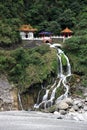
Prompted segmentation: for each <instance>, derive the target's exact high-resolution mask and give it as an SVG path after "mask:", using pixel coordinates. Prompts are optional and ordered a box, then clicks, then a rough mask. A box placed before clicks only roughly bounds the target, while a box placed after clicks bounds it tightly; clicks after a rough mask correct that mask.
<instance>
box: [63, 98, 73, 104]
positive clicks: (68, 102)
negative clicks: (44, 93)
mask: <svg viewBox="0 0 87 130" xmlns="http://www.w3.org/2000/svg"><path fill="white" fill-rule="evenodd" d="M63 101H64V102H65V103H67V104H68V105H73V100H72V99H71V98H65V99H64V100H63Z"/></svg>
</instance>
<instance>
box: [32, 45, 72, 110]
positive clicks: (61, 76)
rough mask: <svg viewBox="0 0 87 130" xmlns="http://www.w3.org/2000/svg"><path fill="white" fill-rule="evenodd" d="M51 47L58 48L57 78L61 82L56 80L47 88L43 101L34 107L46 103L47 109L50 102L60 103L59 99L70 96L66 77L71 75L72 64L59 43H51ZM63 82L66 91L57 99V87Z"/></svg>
mask: <svg viewBox="0 0 87 130" xmlns="http://www.w3.org/2000/svg"><path fill="white" fill-rule="evenodd" d="M49 45H50V47H52V48H55V49H56V50H57V57H58V76H57V79H59V82H58V83H57V80H56V81H55V82H54V84H53V85H52V86H51V88H50V89H47V90H46V93H45V94H44V95H43V98H42V101H41V102H40V103H37V104H35V105H34V108H39V107H40V106H41V105H42V104H44V108H45V109H46V106H47V104H48V103H50V106H52V105H53V103H54V102H55V103H58V102H59V101H61V100H63V99H64V98H66V97H68V93H69V86H68V85H67V80H66V78H67V77H68V76H70V75H71V66H70V63H69V59H68V57H67V56H66V55H65V54H64V52H63V51H62V50H61V49H59V48H58V44H53V45H51V44H49ZM62 55H63V56H64V58H65V60H66V64H67V66H66V67H67V69H66V72H65V70H64V69H63V64H62ZM61 84H63V86H64V88H65V90H66V91H65V93H64V94H62V95H61V96H59V97H57V99H55V94H56V91H57V89H58V88H59V87H60V86H61ZM50 90H52V92H51V94H50V97H49V98H48V95H49V93H50Z"/></svg>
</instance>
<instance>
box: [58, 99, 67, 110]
mask: <svg viewBox="0 0 87 130" xmlns="http://www.w3.org/2000/svg"><path fill="white" fill-rule="evenodd" d="M68 108H69V105H68V104H67V103H65V102H63V101H62V102H60V103H58V104H57V109H59V110H66V109H68Z"/></svg>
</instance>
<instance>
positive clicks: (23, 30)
mask: <svg viewBox="0 0 87 130" xmlns="http://www.w3.org/2000/svg"><path fill="white" fill-rule="evenodd" d="M19 31H20V36H21V38H22V40H31V39H33V38H34V32H35V31H37V29H36V28H33V27H32V26H31V25H30V24H29V25H22V26H21V27H20V29H19Z"/></svg>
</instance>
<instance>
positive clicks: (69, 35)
mask: <svg viewBox="0 0 87 130" xmlns="http://www.w3.org/2000/svg"><path fill="white" fill-rule="evenodd" d="M72 33H73V31H71V30H70V29H69V28H68V27H66V28H65V29H64V30H63V31H61V34H62V36H64V37H71V36H72Z"/></svg>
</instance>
